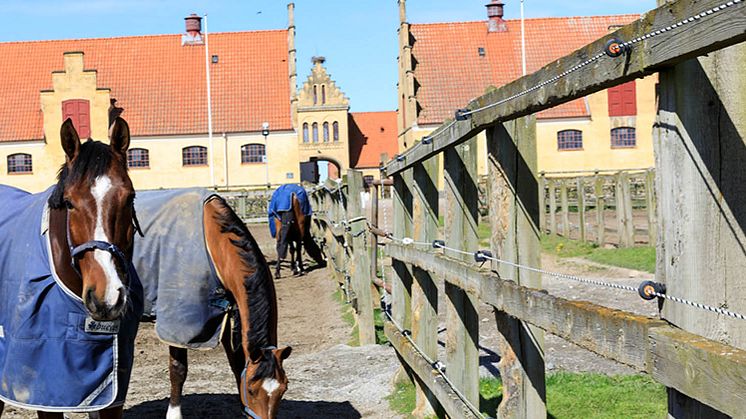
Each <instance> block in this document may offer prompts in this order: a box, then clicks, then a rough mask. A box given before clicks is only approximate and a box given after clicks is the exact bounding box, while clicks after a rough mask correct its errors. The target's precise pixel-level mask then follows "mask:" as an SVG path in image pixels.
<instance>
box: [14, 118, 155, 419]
mask: <svg viewBox="0 0 746 419" xmlns="http://www.w3.org/2000/svg"><path fill="white" fill-rule="evenodd" d="M60 139H61V145H62V148H63V150H64V153H65V157H66V158H65V163H64V164H63V165H62V167H61V168H60V171H59V174H58V177H57V183H56V185H54V186H52V187H50V188H49V189H47V191H45V192H42V193H39V194H33V195H32V194H29V193H27V192H25V191H21V190H20V189H16V188H12V187H8V186H0V195H2V197H3V198H2V199H1V200H0V215H1V216H2V217H0V218H1V219H0V379H1V380H0V381H2V383H3V385H2V386H0V416H1V415H2V411H3V408H4V403H9V404H11V405H14V406H17V407H21V408H26V409H31V410H37V414H38V417H39V418H48V419H55V418H56V419H62V418H63V413H62V412H63V411H78V412H95V411H100V412H99V417H100V418H102V419H108V418H121V417H122V405H123V404H124V398H125V396H126V393H127V386H128V384H129V378H130V373H131V367H132V358H133V353H134V338H135V335H136V334H137V327H138V319H139V316H140V312H141V310H142V289H141V288H140V283H139V279H138V278H137V274H136V272H135V271H134V269H133V268H132V265H131V257H132V245H133V242H134V235H135V231H136V230H137V222H136V217H135V212H134V207H133V201H134V198H135V190H134V189H133V186H132V182H131V181H130V178H129V176H128V174H127V148H128V147H129V142H130V134H129V127H128V126H127V123H126V122H125V121H124V120H123V119H121V118H117V120H116V121H114V124H113V126H112V128H111V130H110V144H105V143H102V142H99V141H94V140H91V139H88V140H87V141H86V142H84V143H81V141H80V138H79V136H78V133H77V132H76V130H75V127H74V126H73V123H72V121H71V120H70V119H67V120H65V121H64V123H63V124H62V127H61V129H60ZM81 393H82V394H81Z"/></svg>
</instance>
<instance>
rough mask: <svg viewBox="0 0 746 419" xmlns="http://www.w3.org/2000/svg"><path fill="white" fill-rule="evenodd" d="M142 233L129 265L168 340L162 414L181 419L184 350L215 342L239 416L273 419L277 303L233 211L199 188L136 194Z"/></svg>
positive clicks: (281, 354) (283, 379)
mask: <svg viewBox="0 0 746 419" xmlns="http://www.w3.org/2000/svg"><path fill="white" fill-rule="evenodd" d="M135 206H136V209H137V214H138V217H139V218H140V220H141V221H142V223H141V227H142V230H143V232H144V237H142V238H140V237H138V238H137V240H136V242H135V254H134V258H133V261H134V263H135V266H136V267H137V269H138V271H139V272H140V274H141V278H142V283H143V287H144V289H145V317H146V318H150V319H155V322H156V324H155V330H156V334H157V335H158V337H159V338H160V339H161V340H162V341H163V342H165V343H167V344H168V345H169V355H170V362H169V373H170V378H171V399H170V403H169V409H168V413H167V416H166V417H167V418H168V419H180V418H181V393H182V389H183V386H184V381H185V380H186V376H187V368H188V367H187V365H188V364H187V349H211V348H214V347H215V346H217V345H218V344H219V343H221V342H222V344H223V347H224V349H225V352H226V354H227V356H228V361H229V363H230V366H231V369H232V370H233V373H234V375H235V378H236V382H237V384H238V389H239V394H240V398H241V402H242V404H243V410H244V413H245V414H246V415H247V416H249V417H251V418H253V419H270V418H274V417H275V416H276V414H277V407H278V405H279V403H280V400H281V398H282V396H283V394H284V393H285V390H286V389H287V383H288V380H287V376H286V375H285V371H284V369H283V368H282V363H283V361H284V360H285V359H286V358H287V357H288V356H289V355H290V352H291V348H289V347H285V348H283V349H277V300H276V296H275V288H274V283H273V282H272V275H271V274H270V271H269V267H268V266H267V262H266V260H265V259H264V256H263V255H262V253H261V251H260V250H259V247H258V245H257V244H256V242H255V241H254V238H253V237H252V236H251V233H250V232H249V230H248V229H247V228H246V225H244V223H243V222H242V221H241V220H240V219H239V218H238V216H237V215H236V214H235V212H234V211H233V210H232V209H231V208H230V207H229V206H228V204H227V203H226V202H225V201H224V200H223V199H222V198H221V197H219V196H217V195H215V194H214V193H211V192H209V191H207V190H204V189H178V190H165V191H143V192H140V193H138V196H137V201H136V204H135Z"/></svg>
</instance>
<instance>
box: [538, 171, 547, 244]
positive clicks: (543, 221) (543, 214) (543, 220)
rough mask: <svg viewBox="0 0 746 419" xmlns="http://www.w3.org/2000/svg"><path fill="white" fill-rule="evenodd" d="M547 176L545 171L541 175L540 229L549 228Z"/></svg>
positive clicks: (542, 230)
mask: <svg viewBox="0 0 746 419" xmlns="http://www.w3.org/2000/svg"><path fill="white" fill-rule="evenodd" d="M546 198H547V177H546V175H545V174H544V172H541V174H540V175H539V231H541V232H542V233H543V232H544V231H545V230H546V228H547V204H546V202H547V201H546Z"/></svg>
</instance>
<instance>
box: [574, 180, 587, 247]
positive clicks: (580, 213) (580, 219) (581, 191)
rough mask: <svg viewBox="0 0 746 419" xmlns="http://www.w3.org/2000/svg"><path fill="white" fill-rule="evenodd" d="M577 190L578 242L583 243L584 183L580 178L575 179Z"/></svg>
mask: <svg viewBox="0 0 746 419" xmlns="http://www.w3.org/2000/svg"><path fill="white" fill-rule="evenodd" d="M576 184H577V189H578V225H579V227H580V241H581V242H582V243H585V181H584V180H583V178H582V177H578V179H577V182H576Z"/></svg>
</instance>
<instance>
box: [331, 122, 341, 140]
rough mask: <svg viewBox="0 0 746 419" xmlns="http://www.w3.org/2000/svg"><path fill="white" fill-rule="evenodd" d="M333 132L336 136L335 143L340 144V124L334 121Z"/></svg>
mask: <svg viewBox="0 0 746 419" xmlns="http://www.w3.org/2000/svg"><path fill="white" fill-rule="evenodd" d="M332 132H333V135H334V142H335V143H338V142H339V122H337V121H334V123H333V124H332Z"/></svg>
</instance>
